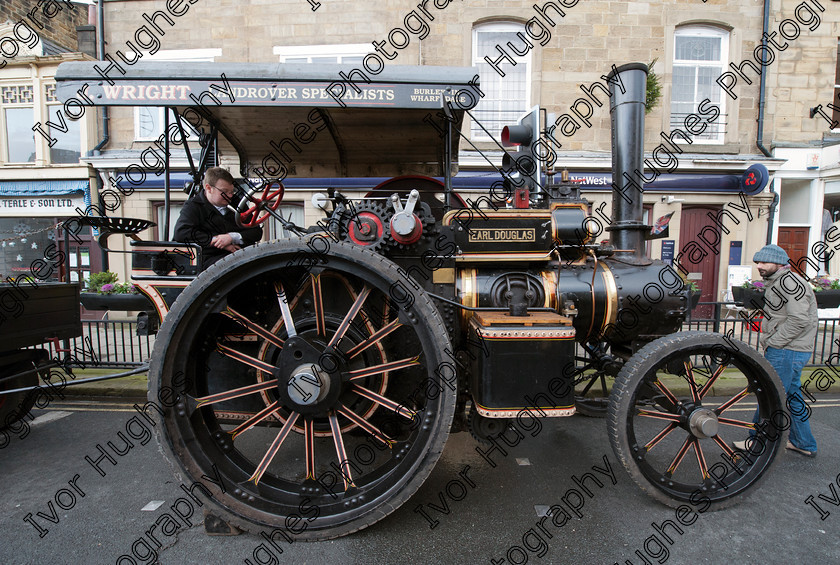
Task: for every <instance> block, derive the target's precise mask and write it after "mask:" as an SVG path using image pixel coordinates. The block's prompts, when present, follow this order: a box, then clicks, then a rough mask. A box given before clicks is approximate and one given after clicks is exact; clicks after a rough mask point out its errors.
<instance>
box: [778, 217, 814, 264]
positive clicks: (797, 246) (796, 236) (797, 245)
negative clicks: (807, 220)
mask: <svg viewBox="0 0 840 565" xmlns="http://www.w3.org/2000/svg"><path fill="white" fill-rule="evenodd" d="M810 231H811V228H781V227H780V228H779V247H781V248H782V249H784V250H785V251H786V252H787V254H788V257H790V258H791V260H792V261H793V262H794V264H796V265H801V266H802V268H805V265H806V263H805V259H804V258H805V257H807V256H808V235H809V232H810ZM800 261H801V262H800Z"/></svg>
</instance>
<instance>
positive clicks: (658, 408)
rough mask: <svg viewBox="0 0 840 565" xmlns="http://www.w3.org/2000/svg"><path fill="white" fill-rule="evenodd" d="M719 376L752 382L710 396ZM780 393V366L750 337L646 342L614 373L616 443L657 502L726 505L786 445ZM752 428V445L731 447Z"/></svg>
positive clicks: (685, 335) (684, 335)
mask: <svg viewBox="0 0 840 565" xmlns="http://www.w3.org/2000/svg"><path fill="white" fill-rule="evenodd" d="M722 378H724V379H727V380H730V379H732V378H739V380H740V382H742V383H746V384H745V386H744V387H743V389H742V390H740V391H739V392H737V393H736V394H730V395H728V396H727V397H725V398H723V399H720V400H713V399H712V398H711V390H712V387H713V386H715V383H719V382H720V379H722ZM730 382H731V381H730ZM736 382H738V381H736ZM784 398H785V395H784V389H783V388H782V384H781V382H780V381H779V377H778V375H777V374H776V372H775V370H773V368H772V367H771V366H770V364H769V363H768V362H767V361H766V360H765V359H764V358H763V357H762V356H761V355H760V354H759V353H758V352H757V351H755V350H754V349H753V348H751V347H750V346H749V345H747V344H745V343H743V342H740V341H736V340H726V339H724V337H723V336H721V335H720V334H716V333H706V332H681V333H678V334H674V335H671V336H667V337H664V338H660V339H658V340H656V341H653V342H651V343H650V344H648V345H646V346H645V347H643V348H642V349H640V350H639V351H638V352H637V353H636V354H635V355H634V356H633V357H632V358H631V359H630V361H628V362H627V364H625V365H624V367H623V368H622V370H621V371H620V373H619V375H618V377H616V382H615V386H614V388H613V392H612V395H611V397H610V406H609V414H608V420H607V424H608V428H609V435H610V443H611V444H612V447H613V450H614V451H615V454H616V456H617V457H618V459H619V460H620V461H621V462H622V464H623V465H624V467H625V468H626V469H627V471H628V472H629V473H630V476H631V477H632V478H633V480H634V481H636V483H637V484H638V485H639V486H640V487H642V490H644V491H645V492H647V493H648V494H650V495H651V496H653V497H654V498H655V499H657V500H659V501H660V502H662V503H664V504H667V505H669V506H674V507H676V506H678V505H680V504H685V503H687V502H690V503H692V504H700V503H701V502H704V503H705V502H708V503H709V504H710V505H711V508H713V509H718V508H723V507H726V506H729V505H731V504H733V503H735V502H737V501H739V500H741V499H742V498H743V496H742V495H743V494H744V493H746V492H747V491H749V490H750V489H751V488H752V487H754V486H755V485H756V484H758V483H759V482H760V481H761V480H762V479H763V478H764V477H765V476H766V474H767V471H768V469H769V468H770V466H771V464H772V462H773V459H774V458H775V456H776V453H777V452H778V451H779V449H781V446H783V445H784V442H785V438H786V435H787V434H786V433H785V430H787V428H788V427H789V423H790V422H789V419H788V416H787V413H786V412H785V411H784ZM756 409H757V410H758V419H757V424H754V423H753V415H754V414H755V412H756ZM756 429H757V430H759V432H758V437H757V439H756V441H755V442H749V443H748V445H750V452H740V451H735V450H734V449H733V448H732V442H733V441H742V440H745V439H747V438H748V437H749V432H750V430H756ZM761 430H763V431H761ZM704 506H708V505H706V504H704Z"/></svg>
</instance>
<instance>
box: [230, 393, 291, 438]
mask: <svg viewBox="0 0 840 565" xmlns="http://www.w3.org/2000/svg"><path fill="white" fill-rule="evenodd" d="M281 406H282V404H280V401H277V402H274V403H272V404H270V405H268V406H266V407H265V408H263V409H262V410H260V411H259V412H257V413H256V414H254V415H253V416H252V417H250V418H248V419H247V420H245V421H244V422H242V423H241V424H240V425H238V426H236V428H234V429H233V430H231V431H229V432H228V433H229V434H230V439H236V438H237V436H239V434H241V433H243V432H246V431H248V430H250V429H251V428H252V427H254V426H255V425H256V424H258V423H259V422H260V421H262V420H264V419H266V418H268V416H269V415H271V414H273V413H274V412H277V409H278V408H280V407H281Z"/></svg>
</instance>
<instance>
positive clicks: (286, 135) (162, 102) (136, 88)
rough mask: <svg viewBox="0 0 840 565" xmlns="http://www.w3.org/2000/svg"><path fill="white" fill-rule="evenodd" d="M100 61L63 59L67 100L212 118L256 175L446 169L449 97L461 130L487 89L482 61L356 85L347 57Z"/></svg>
mask: <svg viewBox="0 0 840 565" xmlns="http://www.w3.org/2000/svg"><path fill="white" fill-rule="evenodd" d="M97 65H98V66H99V67H100V68H101V67H102V63H101V62H69V63H62V64H61V65H60V66H59V67H58V70H57V71H56V76H55V78H56V82H57V89H56V96H57V97H58V99H59V100H60V101H62V102H67V101H68V100H71V99H74V98H76V97H77V96H78V92H79V91H80V90H85V89H87V90H86V98H88V99H90V100H92V103H93V104H94V105H96V106H169V107H174V108H176V109H178V110H179V111H180V112H181V113H184V115H185V118H186V119H188V120H189V121H191V122H193V123H195V122H196V121H198V122H201V127H202V128H203V129H205V131H207V127H206V126H207V125H208V124H207V120H209V121H211V122H213V123H214V124H215V125H216V126H217V127H218V130H219V132H220V133H221V134H222V137H223V138H224V139H225V140H226V141H227V143H224V142H220V144H219V151H220V152H221V153H223V154H224V153H225V152H228V151H231V150H235V152H236V153H237V154H238V156H239V160H240V164H241V166H242V169H243V170H247V171H248V172H249V176H256V175H250V173H251V172H252V171H254V170H255V169H256V171H259V172H257V174H259V175H260V176H269V177H272V176H279V177H286V176H289V177H332V176H341V177H368V176H370V177H376V176H397V175H405V174H432V175H441V174H443V170H444V166H445V163H444V160H445V159H444V143H445V136H442V135H441V134H442V132H443V131H444V129H445V126H444V125H442V124H443V121H444V118H443V115H444V113H443V112H442V111H441V110H440V109H441V102H442V97H445V98H446V99H447V100H449V101H450V104H451V107H452V111H451V113H450V114H451V115H450V117H449V119H450V120H451V121H452V123H453V125H454V126H455V127H456V128H460V127H461V124H462V121H463V117H464V110H465V109H467V108H472V107H473V106H475V104H477V103H478V100H479V97H480V95H479V94H478V90H477V89H478V85H477V84H471V83H470V81H472V80H473V79H474V77H476V76H477V71H476V70H474V69H472V68H460V67H434V66H425V67H405V66H399V65H394V66H386V67H385V69H384V70H383V71H382V72H381V73H380V74H377V75H372V76H370V77H367V78H369V80H370V82H367V81H365V80H362V79H358V80H359V84H356V83H355V82H354V83H352V84H348V83H347V82H346V81H345V80H343V79H342V73H346V72H347V71H348V68H347V67H346V66H345V65H316V64H311V65H292V64H289V65H286V64H276V63H271V64H267V63H235V64H234V63H172V62H149V63H142V62H141V63H137V64H135V65H133V66H131V67H128V66H126V67H125V68H124V69H123V71H124V72H125V74H121V72H119V71H116V72H112V73H110V75H109V81H106V80H103V77H102V75H101V74H100V72H99V71H97V70H96V67H97ZM112 70H113V69H112ZM353 76H354V77H355V76H356V75H353ZM357 78H358V77H357ZM356 89H358V90H356ZM76 99H77V98H76ZM77 101H78V99H77ZM80 103H81V102H80ZM198 106H201V113H199V112H198V111H197V110H195V107H198ZM191 107H193V109H190V108H191ZM458 140H459V137H458V136H457V135H454V136H453V137H452V141H451V148H450V149H451V151H452V154H453V155H457V154H458ZM228 144H229V145H228ZM451 165H452V166H455V165H456V163H452V164H451ZM284 173H287V174H284Z"/></svg>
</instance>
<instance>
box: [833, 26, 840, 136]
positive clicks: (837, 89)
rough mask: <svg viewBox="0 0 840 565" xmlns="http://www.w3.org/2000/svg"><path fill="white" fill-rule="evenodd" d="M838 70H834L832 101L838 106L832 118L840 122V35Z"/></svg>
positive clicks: (836, 129) (839, 127) (838, 128)
mask: <svg viewBox="0 0 840 565" xmlns="http://www.w3.org/2000/svg"><path fill="white" fill-rule="evenodd" d="M836 65H837V67H836V70H835V71H834V98H833V99H832V103H833V104H834V105H835V106H836V107H837V108H838V109H837V110H833V111H832V115H831V119H832V120H833V121H836V122H840V37H838V38H837V62H836ZM831 131H832V132H840V125H838V127H836V128H834V129H832V130H831Z"/></svg>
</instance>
